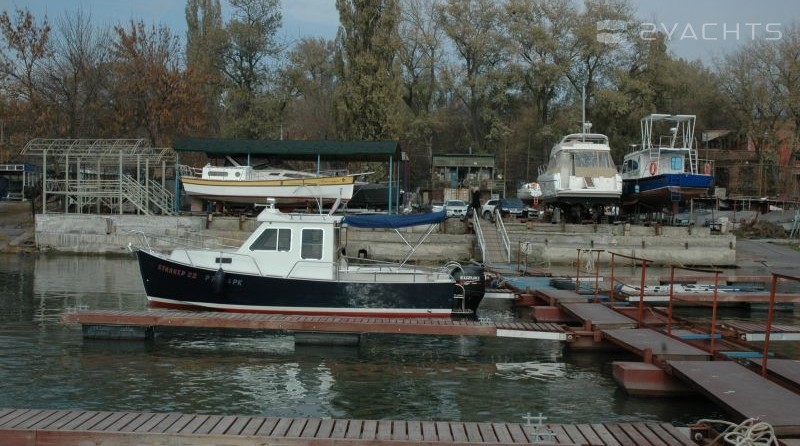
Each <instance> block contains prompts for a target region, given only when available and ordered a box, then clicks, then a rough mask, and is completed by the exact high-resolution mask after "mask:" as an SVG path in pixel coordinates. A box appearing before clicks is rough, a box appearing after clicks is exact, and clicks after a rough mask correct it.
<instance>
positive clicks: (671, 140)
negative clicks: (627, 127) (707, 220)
mask: <svg viewBox="0 0 800 446" xmlns="http://www.w3.org/2000/svg"><path fill="white" fill-rule="evenodd" d="M695 119H696V117H695V115H666V114H651V115H649V116H646V117H644V118H642V121H641V125H642V144H641V146H637V147H635V148H634V150H633V151H632V152H630V153H628V154H627V155H625V158H624V159H623V163H622V204H623V206H635V205H643V206H645V207H647V208H650V209H655V210H661V209H663V208H664V207H667V206H671V207H672V209H673V211H677V209H676V208H677V207H678V206H679V205H680V203H685V202H686V201H688V200H689V199H691V198H694V197H699V196H703V195H706V194H707V193H708V190H709V188H711V186H712V185H713V181H714V176H713V165H712V163H711V162H710V161H707V160H700V159H699V158H698V154H697V149H696V148H695V147H694V126H695ZM663 126H669V127H668V128H669V134H668V135H666V136H661V137H658V138H657V139H658V141H656V138H655V137H654V133H653V132H654V128H656V130H657V129H658V128H659V127H663Z"/></svg>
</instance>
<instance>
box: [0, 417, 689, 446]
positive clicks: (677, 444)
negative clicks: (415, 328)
mask: <svg viewBox="0 0 800 446" xmlns="http://www.w3.org/2000/svg"><path fill="white" fill-rule="evenodd" d="M0 438H2V439H3V444H4V445H15V446H16V445H19V446H39V445H42V446H44V445H48V446H73V445H74V446H77V445H84V444H92V445H118V444H151V445H168V444H169V445H173V444H182V445H212V444H214V445H215V444H237V445H251V446H255V445H264V444H281V445H287V446H290V445H291V446H302V445H319V444H326V445H367V444H370V445H381V444H386V445H425V444H428V445H430V444H438V445H467V444H469V445H480V444H542V443H548V444H559V445H582V444H592V445H598V446H605V445H608V446H621V445H634V444H635V445H641V446H649V445H659V446H694V445H695V443H693V442H692V441H690V440H689V438H688V437H687V436H686V435H684V434H683V433H682V432H681V431H680V430H678V429H677V428H675V427H674V426H672V425H671V424H668V423H619V424H578V425H561V424H544V425H541V426H539V425H525V424H518V423H473V422H453V421H449V422H447V421H435V422H434V421H392V420H345V419H319V418H276V417H248V416H220V415H189V414H179V413H139V412H93V411H81V410H35V409H30V410H24V409H4V410H0Z"/></svg>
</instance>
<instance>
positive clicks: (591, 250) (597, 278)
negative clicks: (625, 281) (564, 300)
mask: <svg viewBox="0 0 800 446" xmlns="http://www.w3.org/2000/svg"><path fill="white" fill-rule="evenodd" d="M577 250H578V259H577V261H576V262H575V293H576V294H580V293H579V291H580V288H581V280H580V279H581V254H582V253H584V252H585V253H587V258H588V259H589V260H588V261H587V266H588V265H593V266H592V269H594V295H595V296H597V294H598V292H599V289H600V284H599V282H600V253H602V252H605V251H606V250H605V249H595V248H577ZM595 252H596V253H597V259H595V260H594V261H592V253H595ZM586 272H589V268H587V271H586ZM611 286H612V287H613V286H614V283H613V280H612V283H611Z"/></svg>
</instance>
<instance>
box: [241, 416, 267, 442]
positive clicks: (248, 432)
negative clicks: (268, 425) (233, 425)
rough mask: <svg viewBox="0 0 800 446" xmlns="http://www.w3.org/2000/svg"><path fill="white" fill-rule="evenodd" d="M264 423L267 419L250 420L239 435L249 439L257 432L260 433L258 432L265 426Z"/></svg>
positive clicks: (253, 418)
mask: <svg viewBox="0 0 800 446" xmlns="http://www.w3.org/2000/svg"><path fill="white" fill-rule="evenodd" d="M264 421H265V419H264V418H262V417H252V418H250V420H248V421H247V424H245V425H244V428H243V429H242V431H241V432H239V435H244V436H248V437H250V436H253V435H255V434H256V432H258V430H259V429H260V428H261V425H262V424H264Z"/></svg>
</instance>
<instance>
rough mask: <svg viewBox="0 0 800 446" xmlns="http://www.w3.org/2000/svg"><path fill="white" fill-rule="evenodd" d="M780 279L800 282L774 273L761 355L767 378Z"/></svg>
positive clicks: (762, 371) (762, 367)
mask: <svg viewBox="0 0 800 446" xmlns="http://www.w3.org/2000/svg"><path fill="white" fill-rule="evenodd" d="M778 279H782V280H794V281H795V282H800V277H798V276H789V275H786V274H778V273H772V283H771V286H770V290H769V305H768V306H767V327H766V328H767V329H766V330H765V331H764V352H763V353H762V354H761V376H763V377H766V376H767V358H768V356H769V335H770V332H771V331H772V319H773V318H774V317H775V290H776V288H777V286H778Z"/></svg>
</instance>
